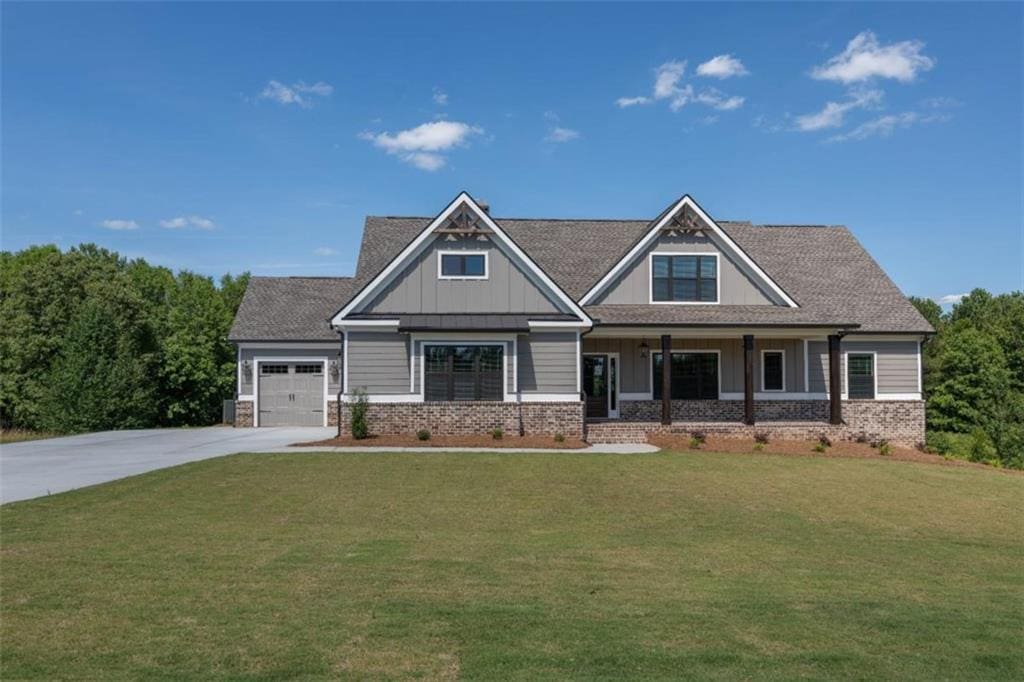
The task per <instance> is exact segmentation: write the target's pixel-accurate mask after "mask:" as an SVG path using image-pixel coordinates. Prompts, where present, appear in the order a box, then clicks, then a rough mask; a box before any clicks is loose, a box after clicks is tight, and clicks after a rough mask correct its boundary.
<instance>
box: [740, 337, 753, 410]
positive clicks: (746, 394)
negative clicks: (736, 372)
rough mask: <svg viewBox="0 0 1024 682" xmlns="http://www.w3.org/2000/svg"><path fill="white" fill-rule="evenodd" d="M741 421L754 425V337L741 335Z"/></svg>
mask: <svg viewBox="0 0 1024 682" xmlns="http://www.w3.org/2000/svg"><path fill="white" fill-rule="evenodd" d="M743 421H744V423H746V424H750V425H751V426H753V424H754V335H753V334H744V335H743Z"/></svg>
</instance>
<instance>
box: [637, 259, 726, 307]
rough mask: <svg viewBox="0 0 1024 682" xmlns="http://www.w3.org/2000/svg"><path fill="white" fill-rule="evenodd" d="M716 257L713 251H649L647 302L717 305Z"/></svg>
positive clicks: (718, 297)
mask: <svg viewBox="0 0 1024 682" xmlns="http://www.w3.org/2000/svg"><path fill="white" fill-rule="evenodd" d="M718 266H719V255H718V253H716V252H714V251H708V252H700V253H682V252H673V251H652V252H651V253H650V255H649V256H648V268H649V272H650V280H651V281H650V302H651V303H658V304H676V305H683V304H691V305H692V304H701V303H704V304H716V303H718V301H719V299H720V298H721V286H720V284H719V282H720V279H719V267H718Z"/></svg>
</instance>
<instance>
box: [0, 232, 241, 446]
mask: <svg viewBox="0 0 1024 682" xmlns="http://www.w3.org/2000/svg"><path fill="white" fill-rule="evenodd" d="M248 280H249V275H248V274H247V273H246V274H242V275H239V276H237V277H236V276H231V275H225V276H224V277H221V279H220V281H219V283H215V282H214V280H213V279H212V278H211V277H206V276H203V275H198V274H195V273H192V272H187V271H181V272H178V273H176V274H175V273H174V272H172V271H171V270H169V269H167V268H164V267H158V266H154V265H150V264H149V263H147V262H146V261H145V260H142V259H134V260H128V259H126V258H123V257H121V256H120V255H118V254H117V253H114V252H112V251H108V250H106V249H103V248H100V247H98V246H96V245H94V244H83V245H81V246H78V247H76V248H72V249H70V250H68V251H64V252H62V251H61V250H60V249H59V248H57V247H56V246H53V245H48V246H33V247H30V248H27V249H24V250H22V251H19V252H17V253H12V252H9V251H3V252H0V426H2V427H3V428H21V429H27V430H38V431H52V432H56V433H78V432H83V431H96V430H103V429H127V428H145V427H156V426H198V425H205V424H214V423H217V422H218V421H219V420H220V416H221V405H222V400H224V399H225V398H231V397H233V394H234V387H235V351H234V348H233V346H232V345H231V344H229V343H228V341H227V335H228V331H229V329H230V328H231V322H232V320H233V319H234V316H235V311H237V309H238V305H239V303H240V302H241V299H242V295H243V293H244V292H245V286H246V283H247V282H248Z"/></svg>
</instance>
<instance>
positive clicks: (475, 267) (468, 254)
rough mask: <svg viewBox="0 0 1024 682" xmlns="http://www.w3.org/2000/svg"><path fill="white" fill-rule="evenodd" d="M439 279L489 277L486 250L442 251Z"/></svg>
mask: <svg viewBox="0 0 1024 682" xmlns="http://www.w3.org/2000/svg"><path fill="white" fill-rule="evenodd" d="M437 257H438V263H437V276H438V279H487V252H486V251H441V252H439V253H438V256H437Z"/></svg>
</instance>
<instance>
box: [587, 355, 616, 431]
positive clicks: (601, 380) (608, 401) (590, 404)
mask: <svg viewBox="0 0 1024 682" xmlns="http://www.w3.org/2000/svg"><path fill="white" fill-rule="evenodd" d="M618 373H619V356H618V354H607V353H588V354H587V355H584V356H583V394H584V396H585V397H586V410H587V418H588V419H605V418H608V417H617V416H618V415H619V391H618Z"/></svg>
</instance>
